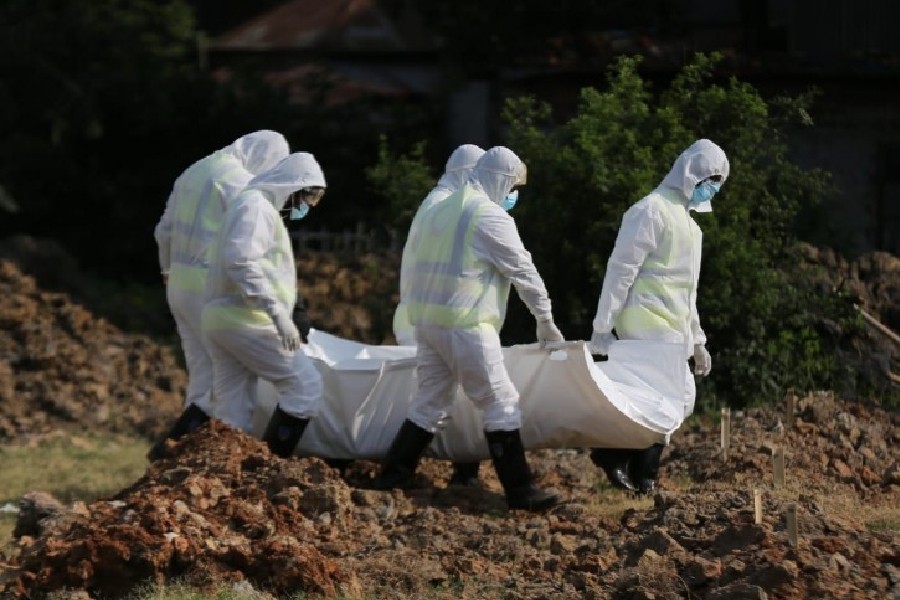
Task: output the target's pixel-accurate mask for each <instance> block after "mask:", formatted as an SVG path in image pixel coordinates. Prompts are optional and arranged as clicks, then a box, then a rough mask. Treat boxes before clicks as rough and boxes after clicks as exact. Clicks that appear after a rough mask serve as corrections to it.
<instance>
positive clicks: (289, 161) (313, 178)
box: [247, 152, 325, 210]
mask: <svg viewBox="0 0 900 600" xmlns="http://www.w3.org/2000/svg"><path fill="white" fill-rule="evenodd" d="M307 187H325V173H323V172H322V167H320V166H319V163H318V162H316V159H315V157H314V156H313V155H312V154H310V153H309V152H295V153H293V154H290V155H288V156H286V157H285V158H283V159H282V160H281V161H280V162H279V163H278V164H276V165H275V166H274V167H272V168H271V169H270V170H268V171H266V172H264V173H260V174H259V175H257V176H256V177H254V178H253V179H251V180H250V183H248V184H247V189H248V190H249V189H254V190H259V191H261V192H264V193H265V194H266V196H267V197H268V198H269V201H270V202H272V206H274V207H275V210H281V209H282V207H283V206H284V203H285V202H286V201H287V199H288V196H290V195H291V194H293V193H294V192H296V191H297V190H299V189H302V188H307Z"/></svg>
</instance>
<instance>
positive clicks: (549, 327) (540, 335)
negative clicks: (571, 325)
mask: <svg viewBox="0 0 900 600" xmlns="http://www.w3.org/2000/svg"><path fill="white" fill-rule="evenodd" d="M537 339H538V341H539V342H540V343H541V348H546V347H547V345H548V344H549V345H551V347H552V345H553V344H554V343H556V344H558V343H559V342H564V341H566V338H564V337H563V334H562V332H561V331H560V330H559V328H558V327H557V326H556V323H554V322H553V319H547V320H546V321H538V322H537Z"/></svg>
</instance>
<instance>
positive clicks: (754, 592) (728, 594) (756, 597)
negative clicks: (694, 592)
mask: <svg viewBox="0 0 900 600" xmlns="http://www.w3.org/2000/svg"><path fill="white" fill-rule="evenodd" d="M705 598H706V600H768V599H769V595H768V594H766V592H765V590H763V589H762V588H761V587H759V586H758V585H751V584H749V583H733V584H731V585H727V586H725V587H721V588H717V589H715V590H713V591H711V592H710V593H709V594H707V595H706V596H705Z"/></svg>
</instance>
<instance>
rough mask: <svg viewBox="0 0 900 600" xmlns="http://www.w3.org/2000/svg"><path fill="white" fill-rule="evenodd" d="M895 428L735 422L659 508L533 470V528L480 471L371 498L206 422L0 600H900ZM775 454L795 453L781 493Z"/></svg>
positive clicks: (865, 420) (349, 481)
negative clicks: (537, 490) (176, 598)
mask: <svg viewBox="0 0 900 600" xmlns="http://www.w3.org/2000/svg"><path fill="white" fill-rule="evenodd" d="M898 425H900V423H898V420H897V415H888V414H885V413H883V412H881V411H879V410H877V409H869V408H864V407H860V406H857V405H847V404H844V403H842V402H839V401H834V400H833V399H831V398H830V397H823V396H816V395H813V396H810V397H809V398H807V399H806V400H804V401H801V402H800V403H799V408H798V411H797V415H796V417H795V418H794V419H790V420H787V419H784V418H781V419H780V417H779V415H778V414H776V413H775V412H773V411H771V410H769V411H764V410H760V411H753V412H750V413H747V414H745V415H743V416H738V415H734V418H733V428H732V435H731V446H730V448H729V452H728V456H727V458H726V457H725V456H724V455H723V454H722V451H721V448H719V447H718V443H719V437H720V436H719V429H718V426H717V424H703V423H700V424H698V425H696V426H694V427H691V428H690V429H688V430H686V431H685V432H684V433H683V434H679V435H678V436H676V439H675V440H674V441H673V444H672V445H671V446H670V447H669V449H667V451H666V453H665V455H664V458H663V461H664V472H663V474H662V477H661V489H660V491H659V492H658V493H657V494H656V495H655V496H654V497H653V498H652V499H632V498H629V497H627V496H625V495H624V494H622V493H621V492H618V491H615V490H611V489H609V488H608V487H606V486H605V485H599V486H598V481H600V480H601V479H602V476H600V475H598V473H597V470H596V469H595V468H594V467H593V466H592V464H591V463H590V460H589V458H588V456H587V454H586V453H585V452H584V451H580V450H570V451H557V450H552V451H551V450H541V451H538V452H534V453H531V454H530V456H529V459H530V462H531V465H532V468H533V470H534V472H535V475H536V478H537V480H538V483H539V484H540V485H542V486H545V487H555V488H556V489H557V490H558V491H559V492H560V494H561V496H562V503H561V504H560V505H559V506H558V507H556V508H555V509H553V510H552V511H550V512H548V513H546V514H532V513H527V512H523V511H508V510H506V508H505V503H504V501H503V497H502V495H501V494H500V487H499V484H498V482H497V480H496V478H495V477H494V474H493V471H492V469H489V468H488V467H487V465H482V469H481V479H482V482H483V487H480V488H460V487H454V486H448V485H447V481H448V479H449V474H450V473H449V471H450V467H449V464H448V463H447V462H445V461H434V460H430V459H426V460H424V461H423V464H422V465H421V467H420V476H419V478H418V479H419V480H418V482H417V483H418V485H417V486H416V487H415V488H414V489H409V490H405V491H400V490H395V491H393V492H379V491H372V490H368V489H366V485H367V483H368V482H369V481H370V479H371V477H372V476H373V475H374V474H375V472H376V471H377V465H375V464H374V463H371V462H367V461H359V462H357V463H354V464H353V465H351V466H350V468H349V469H348V470H347V472H346V473H345V474H344V476H343V477H341V476H340V474H339V473H338V471H336V470H333V469H331V468H329V467H327V466H326V465H325V464H324V463H323V462H322V461H320V460H319V459H316V458H291V459H288V460H283V459H280V458H277V457H274V456H272V455H271V454H270V453H269V452H268V450H267V448H266V447H265V445H264V444H262V443H260V442H259V441H258V440H255V439H253V438H250V437H248V436H246V435H244V434H242V433H240V432H237V431H235V430H232V429H230V428H228V427H225V426H224V425H221V424H219V423H217V422H214V423H212V424H210V425H209V426H205V427H204V428H202V429H201V430H199V431H197V432H196V433H194V434H192V435H190V436H187V437H186V438H185V439H184V440H183V441H182V442H180V443H177V444H171V446H170V448H169V451H168V456H167V457H166V458H164V459H163V460H161V461H159V462H157V463H155V464H153V465H152V466H151V467H150V468H149V469H148V470H147V472H146V474H145V475H144V476H143V477H142V478H141V479H139V480H138V481H136V482H135V483H134V484H133V485H132V486H130V487H129V488H128V489H125V490H122V491H121V492H120V493H118V494H116V495H115V496H113V497H111V498H107V499H103V500H100V501H97V502H93V503H91V504H88V505H86V506H85V505H76V506H74V507H72V508H70V509H67V510H65V511H61V512H60V513H59V514H57V515H55V516H54V517H52V518H51V517H45V518H43V520H40V519H37V520H36V522H39V526H38V527H37V530H36V531H35V533H34V534H33V536H22V537H21V538H20V539H19V554H18V555H17V556H15V557H10V558H8V559H7V565H6V566H7V568H6V570H5V571H4V574H3V575H0V596H3V594H7V595H9V596H11V597H13V598H33V597H36V596H39V595H41V594H45V593H48V592H52V591H54V590H60V589H63V588H68V589H70V590H81V591H83V592H85V593H86V594H87V595H88V597H94V598H100V597H103V598H118V597H121V596H122V595H124V594H125V593H127V591H128V590H130V589H132V588H133V587H134V586H135V585H138V584H140V583H142V582H145V581H147V580H150V581H156V582H164V581H169V580H171V579H174V578H181V579H187V580H188V581H190V582H192V583H193V584H195V585H198V586H200V587H204V586H214V585H217V584H218V585H221V584H222V582H226V583H228V582H240V583H241V585H242V586H243V588H242V589H250V588H252V589H254V590H256V591H258V592H259V593H260V594H263V595H265V594H273V595H278V596H286V595H288V594H294V593H296V592H300V591H304V592H307V593H308V594H311V595H317V596H319V595H320V596H325V597H336V596H344V597H346V596H351V597H357V596H359V597H371V598H388V597H390V598H396V597H428V598H448V599H449V598H463V599H475V598H498V599H499V598H503V599H509V598H521V599H525V598H547V599H563V598H565V599H569V598H598V599H599V598H612V599H616V600H625V599H641V600H650V599H654V600H661V599H673V600H674V599H688V598H690V599H697V598H705V599H719V600H725V599H729V600H731V599H742V598H743V599H750V598H752V599H765V598H779V599H791V600H793V599H798V600H799V599H801V598H803V599H806V598H872V599H876V598H877V599H882V598H889V597H894V595H896V594H898V593H900V532H898V517H900V512H898V506H900V467H898V458H900V450H898V448H900V446H898V444H897V442H898V441H900V429H898ZM775 447H781V448H784V449H785V450H786V458H787V460H786V466H787V468H786V473H787V476H786V481H785V484H784V485H783V486H781V487H776V486H774V485H773V482H772V480H771V468H770V467H769V464H770V461H771V456H770V454H771V449H773V448H775ZM754 488H756V489H759V490H760V491H761V492H762V495H761V497H762V504H761V506H762V519H761V522H759V523H757V522H756V521H755V507H754V494H753V489H754ZM789 509H792V510H796V522H797V532H798V538H797V540H796V544H795V543H794V542H793V540H792V537H791V535H790V532H789V530H788V524H787V515H788V512H789ZM23 514H25V513H24V511H23ZM879 523H880V525H879Z"/></svg>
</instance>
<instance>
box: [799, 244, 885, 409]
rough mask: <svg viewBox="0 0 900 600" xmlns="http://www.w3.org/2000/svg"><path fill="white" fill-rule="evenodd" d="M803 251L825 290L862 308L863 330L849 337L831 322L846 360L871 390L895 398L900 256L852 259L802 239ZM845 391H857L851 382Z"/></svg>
mask: <svg viewBox="0 0 900 600" xmlns="http://www.w3.org/2000/svg"><path fill="white" fill-rule="evenodd" d="M799 251H800V258H801V260H802V261H803V264H804V266H805V267H806V268H807V269H809V270H811V272H812V273H813V277H814V280H815V281H818V282H820V284H821V286H822V291H823V292H825V293H829V294H831V293H835V292H838V293H841V294H843V295H844V296H845V297H846V298H847V299H848V301H850V302H852V303H853V304H854V305H855V306H856V307H857V308H858V309H859V314H860V316H861V324H862V329H861V330H859V331H854V332H853V333H852V334H851V335H849V336H848V335H846V334H847V333H849V332H846V331H839V328H838V327H837V326H836V324H834V323H828V324H826V325H827V327H828V329H829V330H831V331H832V333H834V334H838V335H840V336H841V337H843V338H844V343H842V348H841V350H840V355H841V358H842V360H843V361H844V362H845V364H846V365H847V366H848V367H849V368H850V369H852V370H854V371H856V372H857V375H858V376H860V378H861V380H863V381H867V382H868V383H869V386H870V387H871V388H872V389H870V390H867V391H866V394H867V395H872V394H874V395H880V396H883V397H889V396H891V397H893V398H895V399H896V398H897V397H898V392H900V258H898V257H896V256H894V255H892V254H889V253H887V252H870V253H868V254H864V255H862V256H859V257H857V258H856V259H854V260H847V259H845V258H844V257H843V256H841V255H840V254H838V253H836V252H834V251H833V250H830V249H828V248H816V247H813V246H810V245H808V244H801V245H800V247H799ZM848 383H849V381H848ZM842 391H843V392H844V393H845V395H850V394H853V393H854V392H853V389H852V386H850V387H848V388H847V389H845V390H842Z"/></svg>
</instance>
